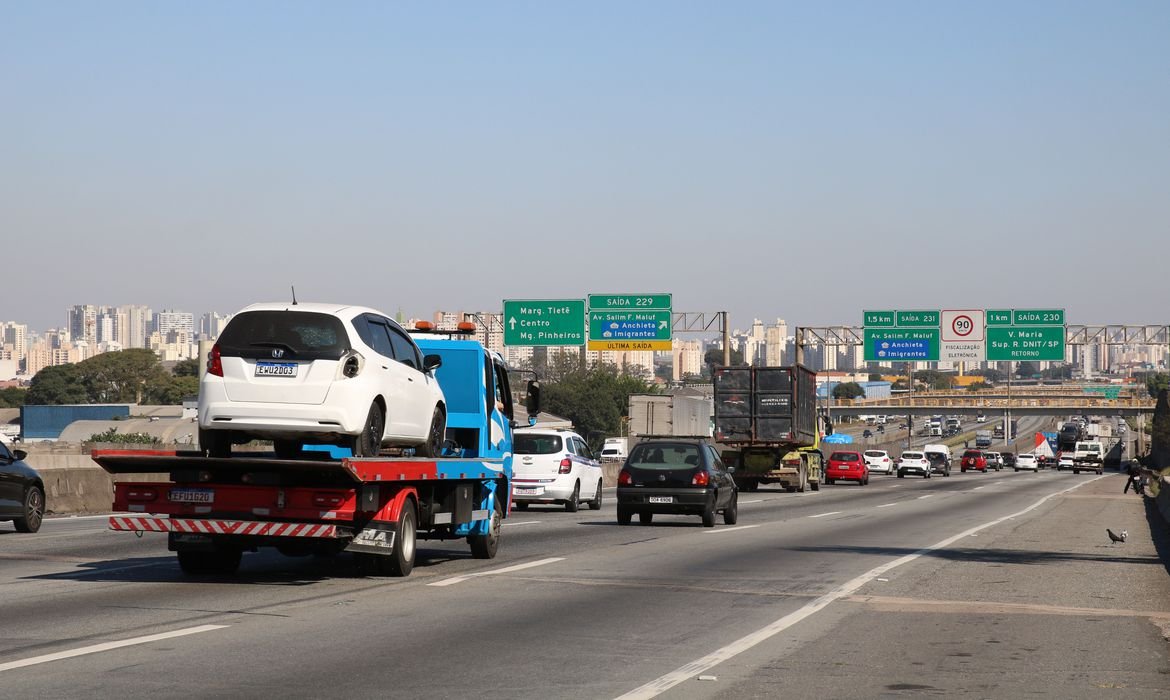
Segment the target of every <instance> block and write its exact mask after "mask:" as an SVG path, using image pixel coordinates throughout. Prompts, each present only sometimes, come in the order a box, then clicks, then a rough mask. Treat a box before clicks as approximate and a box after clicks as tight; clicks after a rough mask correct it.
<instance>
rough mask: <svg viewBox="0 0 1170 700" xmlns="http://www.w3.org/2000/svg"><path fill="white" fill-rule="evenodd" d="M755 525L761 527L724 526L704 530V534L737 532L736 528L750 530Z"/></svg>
mask: <svg viewBox="0 0 1170 700" xmlns="http://www.w3.org/2000/svg"><path fill="white" fill-rule="evenodd" d="M753 527H759V525H740V526H739V527H725V528H722V529H719V530H703V534H704V535H714V534H716V533H719V532H735V531H736V530H750V529H752V528H753Z"/></svg>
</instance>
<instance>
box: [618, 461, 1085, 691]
mask: <svg viewBox="0 0 1170 700" xmlns="http://www.w3.org/2000/svg"><path fill="white" fill-rule="evenodd" d="M1104 478H1106V477H1105V476H1098V477H1096V478H1094V479H1089V480H1088V481H1082V482H1080V483H1079V484H1075V485H1073V486H1070V487H1068V488H1067V489H1064V490H1063V491H1057V492H1055V493H1050V494H1048V495H1047V496H1045V497H1043V498H1041V499H1040V500H1039V501H1036V502H1035V503H1033V504H1032V505H1030V506H1028V507H1027V508H1025V509H1023V510H1021V511H1019V512H1016V513H1012V514H1011V515H1005V516H1003V517H1002V518H996V519H995V520H992V521H989V522H986V523H983V524H982V525H976V526H975V527H973V528H971V529H969V530H964V531H963V532H960V533H959V534H957V535H953V536H951V537H948V538H946V539H945V540H942V541H940V542H936V543H934V544H932V545H930V546H928V547H924V548H922V549H920V550H918V551H917V552H913V553H911V554H907V555H905V556H902V557H899V558H897V559H894V560H893V561H889V562H886V563H885V564H882V565H880V566H877V567H874V568H872V569H870V570H869V571H866V572H865V573H864V574H861V575H860V576H857V577H855V578H853V579H850V580H849V581H846V582H845V583H843V584H841V585H839V586H837V587H836V588H834V589H833V590H831V591H829V592H828V593H826V594H824V595H822V596H821V597H819V598H816V599H815V600H813V601H811V602H809V603H807V604H806V605H805V606H804V607H802V608H800V609H799V610H796V611H794V612H791V613H789V614H787V615H785V616H784V617H782V618H780V619H779V620H776V621H775V622H773V623H772V624H770V625H767V626H765V627H761V628H760V629H758V630H756V631H755V632H752V633H751V634H749V635H747V636H746V637H741V638H740V639H738V640H736V641H734V642H732V643H731V644H728V645H727V646H725V647H723V648H722V649H716V650H715V651H713V652H711V653H710V654H708V655H706V656H704V657H703V658H701V659H696V660H694V661H692V662H690V663H689V664H686V665H685V666H682V667H680V668H677V669H675V670H674V671H671V672H670V673H668V674H666V675H665V676H662V677H660V678H656V679H654V680H652V681H650V682H649V683H647V684H645V685H643V686H640V687H638V688H634V689H633V690H631V691H630V692H628V693H626V694H625V695H621V696H619V697H618V698H617V700H649V698H654V697H657V696H659V695H661V694H662V693H665V692H666V691H667V690H670V689H671V688H673V687H674V686H676V685H678V684H679V683H682V682H683V681H686V680H689V679H691V678H694V677H695V676H697V675H699V674H701V673H704V672H706V671H709V670H710V669H712V668H714V667H715V666H718V665H719V664H721V663H723V662H724V661H727V660H729V659H731V658H734V657H735V656H737V655H739V654H742V653H743V652H745V651H747V650H748V649H751V648H752V647H754V646H756V645H758V644H760V643H761V642H765V641H767V640H768V639H771V638H772V637H774V636H776V635H777V634H780V633H781V632H783V631H784V630H786V629H788V628H789V627H791V626H793V625H795V624H796V623H798V622H800V621H801V620H804V619H805V618H807V617H809V616H810V615H812V614H813V613H816V612H818V611H820V610H822V609H823V608H825V607H828V605H829V604H831V603H834V602H836V601H837V600H840V599H841V598H843V597H845V596H849V595H852V594H853V593H854V592H855V591H857V590H858V589H859V588H861V587H862V586H864V585H865V584H866V583H868V582H869V581H871V580H873V579H875V578H878V577H879V576H881V575H882V574H885V573H886V572H888V571H890V570H892V569H896V568H898V567H899V566H902V565H903V564H909V563H910V562H912V561H914V560H915V559H918V558H919V557H921V556H923V555H924V554H929V553H930V552H932V551H934V550H936V549H942V548H943V547H947V546H949V545H951V544H953V543H955V542H958V541H959V540H961V539H963V538H965V537H974V536H975V533H977V532H979V531H980V530H986V529H987V528H989V527H994V526H996V525H999V524H1000V523H1002V522H1004V521H1006V520H1010V519H1012V518H1016V517H1019V516H1021V515H1024V514H1026V513H1029V512H1031V511H1033V510H1035V509H1036V508H1039V507H1040V506H1041V505H1043V504H1044V503H1045V502H1047V501H1048V499H1050V498H1053V497H1055V496H1063V495H1064V494H1066V493H1068V492H1069V491H1072V490H1073V489H1079V488H1080V487H1082V486H1084V485H1085V484H1088V483H1091V482H1093V481H1096V480H1097V479H1104Z"/></svg>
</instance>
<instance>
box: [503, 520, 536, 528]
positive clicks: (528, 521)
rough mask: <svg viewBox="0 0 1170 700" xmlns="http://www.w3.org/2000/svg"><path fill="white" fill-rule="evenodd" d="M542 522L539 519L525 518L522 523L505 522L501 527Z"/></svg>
mask: <svg viewBox="0 0 1170 700" xmlns="http://www.w3.org/2000/svg"><path fill="white" fill-rule="evenodd" d="M538 523H540V521H539V520H525V521H524V522H522V523H504V524H503V525H502V526H501V527H514V526H516V525H536V524H538Z"/></svg>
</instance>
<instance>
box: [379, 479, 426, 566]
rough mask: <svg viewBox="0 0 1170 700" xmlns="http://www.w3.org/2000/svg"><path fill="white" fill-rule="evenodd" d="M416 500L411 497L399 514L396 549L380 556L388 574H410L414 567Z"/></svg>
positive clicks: (380, 560) (380, 561)
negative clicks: (387, 554)
mask: <svg viewBox="0 0 1170 700" xmlns="http://www.w3.org/2000/svg"><path fill="white" fill-rule="evenodd" d="M414 518H415V515H414V501H412V500H410V499H409V498H408V499H407V500H406V503H404V504H403V505H402V512H401V513H399V514H398V534H396V535H395V536H394V551H393V552H391V553H390V555H389V556H380V557H378V559H379V563H380V564H381V566H380V567H379V568H380V569H382V571H383V572H385V574H386V575H387V576H409V575H410V572H411V571H412V570H413V569H414V551H415V542H416V539H417V537H416V533H415V530H416V527H415V522H414Z"/></svg>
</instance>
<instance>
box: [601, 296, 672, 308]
mask: <svg viewBox="0 0 1170 700" xmlns="http://www.w3.org/2000/svg"><path fill="white" fill-rule="evenodd" d="M589 310H590V311H652V310H659V311H670V310H671V297H670V295H669V294H590V295H589Z"/></svg>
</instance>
